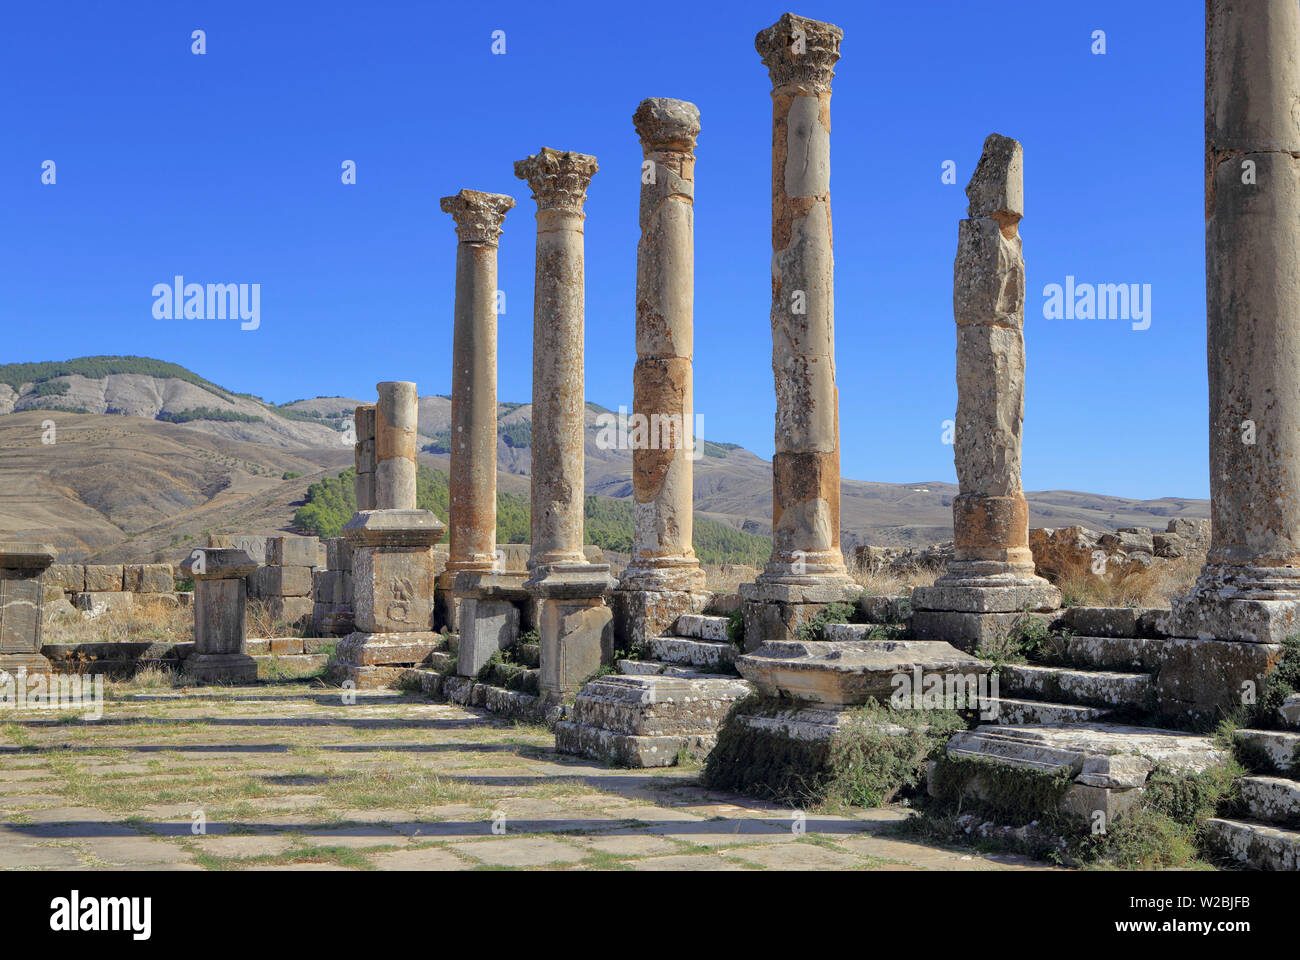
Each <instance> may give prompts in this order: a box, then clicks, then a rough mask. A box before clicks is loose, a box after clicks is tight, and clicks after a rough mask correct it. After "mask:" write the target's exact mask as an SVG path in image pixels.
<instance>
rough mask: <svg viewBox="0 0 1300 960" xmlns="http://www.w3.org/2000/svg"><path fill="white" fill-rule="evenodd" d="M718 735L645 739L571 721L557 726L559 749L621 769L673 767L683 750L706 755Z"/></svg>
mask: <svg viewBox="0 0 1300 960" xmlns="http://www.w3.org/2000/svg"><path fill="white" fill-rule="evenodd" d="M717 739H718V738H717V735H716V734H707V735H686V736H657V737H641V736H634V735H631V734H626V733H617V732H615V731H613V730H602V729H600V728H599V727H588V726H585V725H583V724H580V723H574V722H572V721H570V720H561V721H560V722H559V723H557V724H556V725H555V749H556V750H558V751H559V752H560V753H570V754H574V755H576V756H580V757H588V758H590V759H593V760H599V761H601V762H602V763H608V764H612V765H614V766H619V767H634V768H641V767H670V766H672V765H673V764H674V763H675V762H676V761H677V757H678V756H679V755H680V754H681V752H682V751H683V750H686V751H689V752H692V753H695V754H696V755H697V756H703V755H704V754H706V753H708V752H709V751H710V750H712V749H713V746H714V744H715V743H717Z"/></svg>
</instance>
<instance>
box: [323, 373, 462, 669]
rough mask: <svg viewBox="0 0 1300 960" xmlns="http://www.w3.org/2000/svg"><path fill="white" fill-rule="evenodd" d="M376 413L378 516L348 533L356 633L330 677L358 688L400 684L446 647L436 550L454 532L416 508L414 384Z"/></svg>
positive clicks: (362, 516)
mask: <svg viewBox="0 0 1300 960" xmlns="http://www.w3.org/2000/svg"><path fill="white" fill-rule="evenodd" d="M377 390H378V391H379V402H378V404H376V406H375V462H376V466H375V502H376V503H377V504H378V506H377V508H376V509H374V510H358V511H357V512H356V513H355V514H353V516H352V519H351V520H349V521H348V522H347V523H346V524H345V525H344V527H343V531H342V532H343V536H344V538H345V539H346V540H347V542H348V545H349V546H350V547H351V548H352V604H353V611H352V614H353V626H354V627H355V630H354V631H353V632H352V633H350V634H349V635H348V636H346V637H345V638H343V639H342V640H340V641H339V642H338V645H337V646H336V647H335V649H334V657H333V659H332V660H331V661H330V663H329V673H330V675H331V676H332V677H333V678H334V679H336V680H339V681H341V682H345V683H349V682H350V683H352V684H354V685H355V686H356V687H358V688H366V687H380V686H386V685H390V684H392V683H394V682H395V681H396V680H397V678H398V676H399V675H400V674H401V673H402V672H403V671H404V670H405V669H407V668H409V667H414V666H419V665H421V664H423V663H424V662H425V661H426V660H427V659H428V658H429V656H430V655H431V654H432V653H433V652H434V651H436V650H441V649H442V648H443V647H444V646H445V645H446V640H445V638H444V637H443V636H442V635H441V634H438V633H434V632H433V619H434V614H433V608H434V582H435V579H436V576H437V565H436V563H437V561H436V558H435V553H434V544H436V543H437V542H438V541H439V540H441V539H442V535H443V533H444V532H445V531H446V529H447V528H446V527H445V526H444V525H443V523H442V521H440V520H439V519H438V518H437V517H435V516H434V515H433V514H432V513H431V512H429V511H428V510H420V509H417V508H416V506H415V437H416V426H417V421H418V415H419V408H418V406H417V402H416V389H415V384H414V383H408V382H389V383H381V384H379V385H378V387H377Z"/></svg>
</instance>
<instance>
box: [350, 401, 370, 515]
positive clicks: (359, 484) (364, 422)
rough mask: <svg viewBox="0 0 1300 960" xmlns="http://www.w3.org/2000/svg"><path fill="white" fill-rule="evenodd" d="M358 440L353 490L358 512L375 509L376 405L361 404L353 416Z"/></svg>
mask: <svg viewBox="0 0 1300 960" xmlns="http://www.w3.org/2000/svg"><path fill="white" fill-rule="evenodd" d="M352 424H353V427H354V429H355V432H356V435H357V439H356V443H355V444H354V446H353V452H352V456H353V461H354V463H355V464H356V477H355V478H354V479H353V481H352V489H353V492H354V493H355V494H356V498H357V509H358V510H373V509H375V405H374V404H373V403H363V404H360V405H359V406H358V407H357V409H356V411H355V412H354V413H353V415H352Z"/></svg>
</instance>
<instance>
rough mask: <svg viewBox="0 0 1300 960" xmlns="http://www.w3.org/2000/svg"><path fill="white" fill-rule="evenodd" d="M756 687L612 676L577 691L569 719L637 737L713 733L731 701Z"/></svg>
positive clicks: (691, 679)
mask: <svg viewBox="0 0 1300 960" xmlns="http://www.w3.org/2000/svg"><path fill="white" fill-rule="evenodd" d="M752 689H753V688H752V687H750V685H749V684H748V683H746V682H745V681H743V680H739V679H733V678H727V677H703V678H699V677H663V676H653V677H651V676H617V675H610V676H605V677H601V678H599V679H597V680H593V681H591V683H588V684H587V685H586V686H585V687H583V688H582V689H581V690H580V691H578V696H577V697H576V698H575V699H574V703H573V709H572V711H571V714H570V719H572V720H573V721H574V722H575V723H578V724H581V725H583V726H587V727H594V728H598V729H601V730H609V731H612V732H614V733H625V734H630V735H633V736H685V735H692V734H714V733H716V732H717V729H718V727H719V726H720V725H721V723H722V721H723V719H724V718H725V717H726V715H727V712H728V711H729V710H730V709H731V705H732V704H733V703H734V702H735V701H736V700H739V699H740V698H742V697H745V696H747V695H748V694H749V693H750V692H751V690H752Z"/></svg>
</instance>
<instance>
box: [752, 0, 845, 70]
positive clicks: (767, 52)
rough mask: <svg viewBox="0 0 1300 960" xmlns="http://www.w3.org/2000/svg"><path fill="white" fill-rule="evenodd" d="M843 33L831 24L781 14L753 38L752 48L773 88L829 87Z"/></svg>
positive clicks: (790, 14)
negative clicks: (791, 85)
mask: <svg viewBox="0 0 1300 960" xmlns="http://www.w3.org/2000/svg"><path fill="white" fill-rule="evenodd" d="M842 39H844V31H843V30H841V29H840V28H839V27H837V26H835V24H833V23H823V22H822V21H820V20H809V19H808V18H807V17H796V16H795V15H794V14H793V13H784V14H782V15H781V19H780V20H778V21H777V22H776V23H774V24H772V26H770V27H768V28H767V29H766V30H762V31H760V32H759V34H758V36H757V37H755V38H754V48H755V49H756V50H757V51H758V55H759V56H760V57H762V58H763V63H764V64H766V65H767V72H768V75H769V76H770V77H771V78H772V87H773V88H780V87H784V86H786V85H787V84H808V85H811V86H814V87H818V88H828V87H830V85H831V78H832V77H833V76H835V69H834V68H835V64H836V62H837V61H838V60H839V59H840V41H841V40H842Z"/></svg>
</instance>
